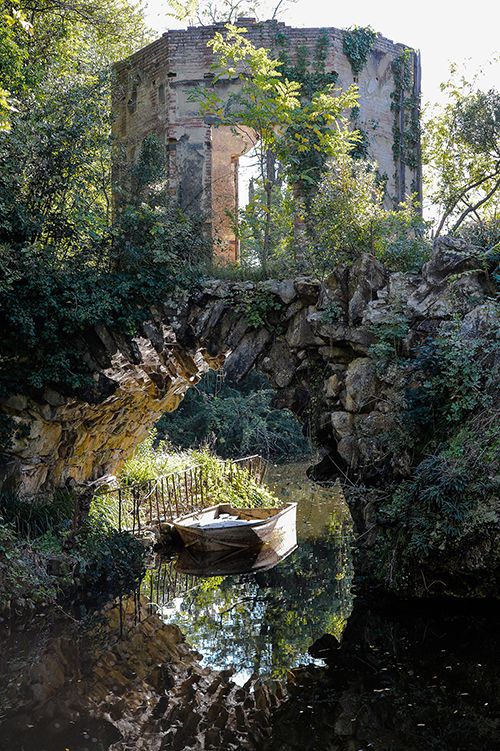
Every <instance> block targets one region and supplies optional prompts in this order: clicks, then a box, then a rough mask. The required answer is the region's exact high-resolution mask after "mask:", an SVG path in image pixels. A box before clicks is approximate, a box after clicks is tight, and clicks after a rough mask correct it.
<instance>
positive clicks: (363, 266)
mask: <svg viewBox="0 0 500 751" xmlns="http://www.w3.org/2000/svg"><path fill="white" fill-rule="evenodd" d="M387 278H388V272H387V270H386V269H385V267H384V266H383V265H382V264H381V263H380V262H379V261H377V260H376V259H375V258H374V257H373V256H370V255H368V254H363V255H362V256H361V257H360V258H358V260H357V261H355V263H354V264H353V266H352V268H351V270H350V273H349V323H351V324H359V323H361V321H362V319H363V313H364V312H365V309H366V306H367V305H368V303H369V302H371V301H372V300H374V299H375V296H376V293H377V291H378V290H379V289H382V287H384V286H385V285H386V282H387Z"/></svg>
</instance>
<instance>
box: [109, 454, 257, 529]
mask: <svg viewBox="0 0 500 751" xmlns="http://www.w3.org/2000/svg"><path fill="white" fill-rule="evenodd" d="M267 466H268V465H267V462H266V461H265V459H263V458H262V457H261V456H259V455H258V454H254V455H253V456H246V457H244V458H242V459H234V460H233V459H228V460H226V461H223V462H221V463H220V468H221V476H220V477H219V478H218V480H220V482H222V483H224V482H226V481H227V482H229V483H231V482H232V480H233V479H234V476H235V474H236V473H237V472H238V471H239V470H241V469H244V470H246V471H247V472H248V473H249V475H250V477H251V478H252V479H253V480H255V481H256V482H258V483H261V482H262V481H263V480H264V477H265V474H266V472H267ZM212 493H213V487H212V485H211V481H210V477H209V475H208V472H207V468H206V466H205V465H202V464H195V465H192V466H190V467H186V468H185V469H181V470H174V471H173V472H170V473H168V474H165V475H162V476H161V477H157V478H154V479H150V480H144V481H142V482H138V483H134V484H132V485H125V484H123V485H119V486H118V487H114V488H109V489H107V490H99V491H98V492H97V493H96V496H97V497H98V498H99V499H100V500H101V501H104V506H105V507H106V509H108V511H107V514H108V518H109V516H110V513H111V518H110V521H112V523H113V524H114V525H115V526H116V527H117V528H118V530H119V531H122V530H127V531H130V532H132V534H139V535H140V534H141V532H143V531H145V530H148V529H152V528H154V527H158V528H159V527H160V526H161V525H162V524H164V523H168V522H171V521H172V520H173V519H175V518H176V517H177V516H182V515H183V514H187V513H190V512H192V511H197V510H199V509H202V508H204V507H205V506H210V505H211V504H212V503H213V502H214V499H213V497H212ZM110 508H111V509H113V511H112V512H109V509H110Z"/></svg>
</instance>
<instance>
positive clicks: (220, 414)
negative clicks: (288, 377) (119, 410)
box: [157, 372, 310, 461]
mask: <svg viewBox="0 0 500 751" xmlns="http://www.w3.org/2000/svg"><path fill="white" fill-rule="evenodd" d="M273 396H274V392H273V390H272V389H271V388H270V386H269V384H268V383H267V381H266V379H265V378H263V377H262V376H259V375H258V374H257V373H252V374H250V375H249V376H247V378H246V379H245V380H244V381H243V382H242V383H241V384H238V385H236V384H234V383H231V382H228V381H227V380H226V379H224V378H223V377H221V374H218V373H213V372H211V373H208V374H207V375H206V376H205V378H204V379H203V381H202V382H201V383H200V384H199V385H198V386H197V387H195V388H192V389H190V390H189V391H188V393H187V394H186V396H185V398H184V400H183V402H182V403H181V405H180V406H179V407H178V409H177V410H176V411H175V412H167V413H166V414H165V415H164V416H163V417H162V418H161V419H160V421H159V422H158V423H157V429H158V436H160V437H164V438H167V437H168V439H169V440H170V441H171V442H172V443H173V444H174V445H175V446H177V447H179V448H181V449H190V448H193V447H199V446H202V445H204V444H206V443H208V444H210V445H211V446H213V447H214V449H215V450H216V451H217V453H218V454H219V455H220V456H222V457H223V458H238V457H240V456H249V455H251V454H261V455H262V456H264V457H265V458H267V459H271V460H273V461H283V460H292V459H297V458H299V457H302V456H307V455H308V454H309V453H310V446H309V443H308V441H307V440H306V438H305V437H304V436H303V434H302V430H301V426H300V425H299V423H298V421H297V419H296V418H295V417H294V416H293V415H292V413H291V412H289V411H288V410H286V409H274V408H273V406H272V400H273Z"/></svg>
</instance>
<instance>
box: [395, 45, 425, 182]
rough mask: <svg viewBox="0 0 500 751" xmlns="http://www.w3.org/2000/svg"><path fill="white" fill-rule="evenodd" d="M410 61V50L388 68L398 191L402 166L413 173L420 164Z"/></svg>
mask: <svg viewBox="0 0 500 751" xmlns="http://www.w3.org/2000/svg"><path fill="white" fill-rule="evenodd" d="M412 61H413V53H412V50H410V49H408V48H407V49H405V50H404V51H403V52H402V53H401V55H399V56H398V57H396V58H395V59H394V60H393V62H392V66H391V67H392V74H393V77H394V91H393V93H392V94H391V99H392V102H391V109H392V111H393V112H394V125H393V128H392V133H393V144H392V151H393V154H394V162H395V164H396V175H395V180H396V186H397V188H398V189H400V188H401V187H404V186H401V179H402V176H400V174H399V168H401V170H402V169H404V165H407V166H408V167H409V168H410V169H412V170H416V169H417V167H418V163H419V156H418V150H419V143H420V117H419V115H420V112H419V110H420V102H419V98H418V95H417V94H416V93H415V91H414V77H413V71H412ZM413 187H416V186H412V189H413Z"/></svg>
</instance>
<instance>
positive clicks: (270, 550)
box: [175, 528, 297, 576]
mask: <svg viewBox="0 0 500 751" xmlns="http://www.w3.org/2000/svg"><path fill="white" fill-rule="evenodd" d="M296 549H297V536H296V534H295V528H293V530H290V531H289V532H288V533H287V534H285V535H284V537H283V539H282V540H281V542H280V543H278V545H269V544H266V545H261V546H260V547H259V548H252V549H247V550H239V549H238V550H230V551H227V550H212V551H202V550H199V549H197V548H196V546H191V547H189V548H182V550H181V551H180V553H179V556H178V558H177V562H176V565H175V567H176V569H177V571H180V572H181V573H182V574H191V575H193V576H228V575H230V574H249V573H252V572H255V571H266V570H267V569H270V568H274V566H276V565H277V564H278V563H281V561H283V560H284V559H285V558H286V557H287V556H289V555H290V553H293V551H294V550H296Z"/></svg>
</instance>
